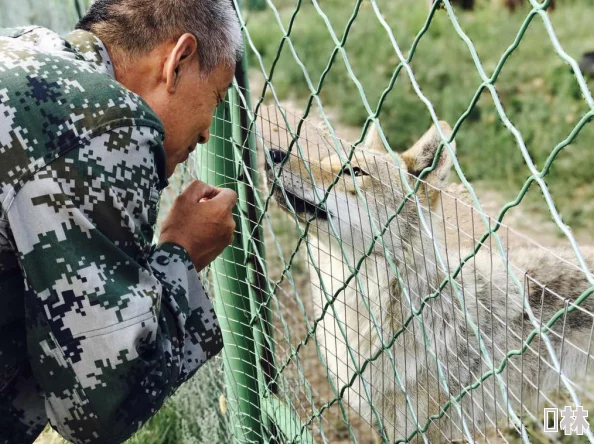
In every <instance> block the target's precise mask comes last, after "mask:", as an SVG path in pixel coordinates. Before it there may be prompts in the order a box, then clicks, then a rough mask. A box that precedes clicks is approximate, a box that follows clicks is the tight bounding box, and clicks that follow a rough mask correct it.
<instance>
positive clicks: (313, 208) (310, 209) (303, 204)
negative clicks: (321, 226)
mask: <svg viewBox="0 0 594 444" xmlns="http://www.w3.org/2000/svg"><path fill="white" fill-rule="evenodd" d="M285 193H286V196H287V197H286V199H285V196H284V194H283V193H282V191H280V190H277V194H276V200H277V201H278V202H279V203H280V204H281V205H282V204H283V203H284V202H283V201H288V202H289V203H290V204H291V206H292V207H293V209H294V210H295V212H296V213H307V214H313V215H314V216H315V217H316V219H322V220H328V217H329V216H332V213H329V212H328V211H326V210H324V209H322V208H320V207H319V206H317V205H314V204H312V203H310V202H308V201H306V200H303V199H301V198H300V197H297V196H296V195H295V194H293V193H291V192H290V191H287V190H285Z"/></svg>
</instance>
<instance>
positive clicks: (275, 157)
mask: <svg viewBox="0 0 594 444" xmlns="http://www.w3.org/2000/svg"><path fill="white" fill-rule="evenodd" d="M269 152H270V158H271V159H272V163H274V164H277V163H281V162H282V161H283V160H285V159H286V158H287V155H288V154H287V152H286V151H283V150H277V149H274V150H270V151H269Z"/></svg>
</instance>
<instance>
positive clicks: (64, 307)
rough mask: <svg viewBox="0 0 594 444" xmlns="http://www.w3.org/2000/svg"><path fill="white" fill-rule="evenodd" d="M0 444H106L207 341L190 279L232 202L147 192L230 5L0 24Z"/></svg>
mask: <svg viewBox="0 0 594 444" xmlns="http://www.w3.org/2000/svg"><path fill="white" fill-rule="evenodd" d="M0 36H1V37H0V298H1V301H2V310H0V442H6V443H26V442H32V441H34V440H35V438H36V437H37V435H38V434H39V433H40V432H41V431H42V429H43V428H44V426H45V425H46V423H47V421H48V419H49V421H50V422H51V424H52V426H53V427H54V428H56V429H57V430H58V431H59V432H60V433H61V434H62V436H64V437H65V438H67V439H69V440H71V441H74V442H85V443H86V442H109V443H116V442H122V441H124V440H125V439H126V438H128V437H130V436H131V435H132V434H133V433H134V432H135V431H136V430H138V428H139V427H140V426H141V425H142V424H143V423H144V422H145V421H147V420H148V419H149V418H150V417H151V416H152V415H153V414H154V413H155V412H157V410H158V409H159V408H160V407H161V406H162V405H163V403H164V402H165V400H167V398H168V397H169V396H170V395H171V394H172V393H173V392H175V390H176V389H177V388H178V387H179V386H180V384H182V383H183V382H184V381H186V380H187V379H188V378H190V377H191V376H192V375H193V374H194V372H195V371H196V370H197V369H198V367H200V366H201V365H202V364H203V363H204V362H205V361H206V360H208V359H209V358H211V357H212V356H214V355H215V354H216V353H218V352H219V351H220V349H221V347H222V339H221V334H220V330H219V327H218V324H217V321H216V318H215V315H214V312H213V307H212V304H211V302H210V301H209V299H208V297H207V295H206V294H205V291H204V288H203V287H202V284H201V283H200V281H199V279H198V274H197V273H198V271H200V270H201V269H203V268H204V267H206V266H207V265H208V264H209V263H210V262H211V261H212V260H213V259H214V258H215V257H216V256H217V255H219V254H220V253H221V252H222V250H223V249H224V248H225V246H226V245H228V244H229V243H230V242H231V240H232V238H233V230H234V228H235V225H234V222H233V217H232V208H233V207H234V205H235V204H236V200H237V196H236V195H235V194H234V193H233V192H231V191H229V190H223V189H217V188H213V187H211V186H208V185H206V184H204V183H202V182H198V181H196V182H194V183H192V184H191V185H190V186H189V187H188V188H187V189H186V190H185V191H184V192H183V193H182V194H181V195H180V196H179V197H178V198H177V199H176V201H175V203H174V205H173V208H172V209H171V212H170V214H169V215H168V218H167V219H166V221H165V222H164V224H163V226H162V230H161V237H160V239H159V243H158V244H157V245H156V246H153V245H152V240H153V230H154V225H155V221H156V217H157V212H158V202H159V197H160V193H161V190H162V189H163V188H164V187H165V186H166V185H167V181H168V178H169V177H170V176H171V175H172V174H173V172H174V171H175V168H176V166H177V165H178V164H179V163H181V162H184V161H185V160H186V159H187V158H188V156H189V155H190V153H191V152H192V150H193V149H194V147H195V146H196V144H198V143H205V142H206V141H207V140H208V138H209V132H208V129H209V126H210V124H211V120H212V115H213V111H214V109H215V107H216V106H217V105H218V104H219V103H220V102H221V101H222V100H223V98H224V97H225V94H226V91H227V89H228V88H229V86H230V84H231V81H232V79H233V73H234V67H235V64H236V61H237V60H238V58H240V56H241V53H242V44H241V33H240V28H239V24H238V21H237V19H236V16H235V12H234V11H233V8H232V6H231V2H230V1H228V0H97V1H96V2H95V3H94V4H93V6H92V7H91V9H90V10H89V12H88V14H87V15H86V17H84V18H83V19H82V20H81V22H80V23H79V24H78V26H77V30H76V31H75V32H73V33H72V34H70V35H69V36H68V37H66V38H64V39H62V38H60V37H59V36H58V35H56V34H55V33H53V32H52V31H50V30H48V29H44V28H40V27H29V28H20V29H3V30H0Z"/></svg>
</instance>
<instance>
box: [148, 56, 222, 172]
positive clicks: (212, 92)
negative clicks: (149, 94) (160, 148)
mask: <svg viewBox="0 0 594 444" xmlns="http://www.w3.org/2000/svg"><path fill="white" fill-rule="evenodd" d="M233 75H234V70H233V68H231V67H227V66H219V67H218V68H217V69H215V70H214V71H213V72H212V73H211V74H210V75H208V76H207V77H206V76H203V75H202V76H201V73H200V69H199V65H198V63H194V64H193V66H192V65H189V64H188V65H186V66H182V67H181V68H180V72H179V77H178V81H177V85H176V88H175V92H174V93H173V94H169V95H168V96H167V97H166V98H167V102H168V103H167V104H166V106H162V107H160V112H159V113H158V114H159V117H160V118H161V120H162V121H163V124H164V125H165V142H164V147H165V153H166V155H167V175H168V176H169V177H170V176H171V175H172V174H173V173H174V172H175V168H176V167H177V165H179V164H180V163H182V162H185V161H186V160H187V159H188V156H189V155H190V153H191V152H192V151H194V149H195V147H196V145H197V144H204V143H206V142H207V141H208V139H209V136H210V134H209V128H210V124H211V122H212V117H213V113H214V111H215V108H216V107H217V106H218V105H219V104H220V103H221V102H222V101H223V100H224V99H225V96H226V94H227V90H228V89H229V87H230V85H231V82H232V81H233Z"/></svg>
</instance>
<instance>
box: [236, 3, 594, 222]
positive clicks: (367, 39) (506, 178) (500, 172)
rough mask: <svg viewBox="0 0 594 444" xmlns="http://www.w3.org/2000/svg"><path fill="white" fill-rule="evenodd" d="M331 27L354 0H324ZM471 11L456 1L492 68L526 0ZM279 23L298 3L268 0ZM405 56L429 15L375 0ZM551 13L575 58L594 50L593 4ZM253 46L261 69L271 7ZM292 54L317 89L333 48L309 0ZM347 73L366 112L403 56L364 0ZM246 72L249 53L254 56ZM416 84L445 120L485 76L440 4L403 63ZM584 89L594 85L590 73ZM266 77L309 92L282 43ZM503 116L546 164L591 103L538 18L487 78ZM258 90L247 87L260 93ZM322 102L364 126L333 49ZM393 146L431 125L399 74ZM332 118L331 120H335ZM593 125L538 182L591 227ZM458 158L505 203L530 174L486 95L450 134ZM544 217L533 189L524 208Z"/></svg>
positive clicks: (267, 54)
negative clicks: (492, 83)
mask: <svg viewBox="0 0 594 444" xmlns="http://www.w3.org/2000/svg"><path fill="white" fill-rule="evenodd" d="M318 3H319V5H320V7H321V8H322V9H323V11H324V13H325V14H326V15H327V17H328V19H329V21H330V23H331V24H332V27H333V28H334V31H335V33H336V34H337V37H338V38H339V39H341V38H342V36H343V33H344V29H345V26H346V24H347V22H348V20H349V18H350V17H351V15H352V14H353V10H354V6H355V4H356V3H357V2H356V1H355V0H320V1H319V2H318ZM475 3H476V5H475V8H474V10H473V11H465V10H462V9H461V8H456V17H457V19H458V21H459V22H460V25H461V27H462V29H463V30H464V32H465V33H466V34H467V35H468V37H469V38H470V39H471V40H472V42H473V44H474V46H475V48H476V51H477V53H478V56H479V58H480V60H481V63H482V65H483V67H484V69H485V71H486V73H487V75H488V76H490V75H491V74H492V73H493V71H494V69H495V67H496V65H497V63H498V62H499V60H500V59H501V57H502V55H503V54H504V52H505V51H506V49H507V48H508V47H509V46H510V45H511V44H512V42H513V41H514V39H515V38H516V36H517V34H518V31H519V29H520V27H521V25H522V23H523V22H524V21H525V19H526V16H527V14H528V12H529V10H530V9H529V3H528V1H527V0H526V1H522V2H518V3H520V6H519V7H518V8H517V9H516V10H515V11H514V12H513V13H512V12H510V11H509V10H508V9H506V8H505V7H503V1H498V0H491V1H488V0H483V1H481V0H476V2H475ZM274 4H275V5H276V6H277V8H278V13H279V16H280V20H281V22H282V23H283V25H284V27H285V29H287V27H288V24H289V21H290V19H291V17H292V14H293V12H294V10H295V5H296V2H295V1H294V0H275V1H274ZM377 4H378V6H379V9H380V11H381V12H382V14H383V16H384V19H385V20H386V22H387V23H388V25H389V26H390V28H391V30H392V32H393V33H394V36H395V37H396V40H397V43H398V45H399V47H400V49H401V51H402V52H403V54H404V56H405V57H406V56H408V51H409V49H410V46H411V44H412V42H413V40H414V38H415V37H416V35H417V34H418V33H419V31H420V30H421V29H422V28H423V26H424V24H425V22H426V20H427V15H428V5H427V2H426V1H419V0H398V1H393V0H377ZM556 6H557V7H556V9H555V10H554V11H553V12H551V13H550V14H549V16H550V18H551V21H552V24H553V27H554V30H555V33H556V35H557V38H558V39H559V41H560V42H561V44H562V45H563V48H564V49H565V51H566V52H567V53H568V54H569V55H570V56H571V57H573V58H574V59H575V60H579V59H580V58H581V56H582V54H583V53H585V52H588V51H594V35H593V34H592V19H593V18H594V2H593V1H592V0H560V1H558V2H557V5H556ZM246 21H247V26H248V29H249V32H250V34H251V38H252V40H253V44H254V46H255V48H257V50H258V52H259V53H260V54H261V55H262V58H263V62H264V66H265V68H266V71H267V73H269V72H270V68H271V66H272V62H273V60H274V59H275V57H276V56H277V53H278V48H279V45H280V43H281V41H282V39H283V34H282V32H281V30H280V28H279V26H277V22H276V18H275V14H274V13H273V12H272V10H271V9H270V8H267V9H266V10H264V11H259V12H255V13H250V14H248V15H247V16H246ZM290 37H291V41H292V43H293V46H294V48H295V52H296V54H297V55H298V57H299V58H300V59H301V62H302V63H303V65H305V66H306V67H307V71H308V73H309V75H310V77H311V80H312V83H313V85H314V86H315V87H316V88H317V86H318V82H319V79H320V76H321V74H322V72H323V71H324V69H326V67H327V65H328V62H329V60H330V56H331V53H332V50H333V49H334V47H335V45H334V42H333V41H332V39H331V38H330V34H329V32H328V30H327V27H326V25H325V23H324V21H323V19H322V18H321V17H320V15H319V14H318V12H317V11H316V9H315V7H314V5H313V4H312V3H311V1H306V0H304V1H302V2H301V7H300V10H299V12H298V14H297V15H296V17H295V20H294V24H293V27H292V31H291V34H290ZM345 51H346V54H347V56H348V59H349V61H350V63H351V66H352V69H353V72H354V74H355V76H356V77H357V78H358V80H359V82H360V83H361V86H362V87H363V90H364V91H365V95H366V97H367V100H368V101H369V103H370V106H371V108H372V109H375V108H376V107H377V103H378V99H379V97H380V95H381V94H382V93H383V91H384V89H385V88H387V86H388V84H389V83H390V78H391V76H392V74H393V72H394V69H395V68H396V66H397V65H398V63H399V60H398V58H397V56H396V53H395V51H394V49H393V47H392V44H391V42H390V39H389V37H388V34H387V32H386V30H385V29H384V28H383V27H382V26H381V25H380V23H379V21H378V19H377V17H376V16H375V13H374V11H373V8H372V6H371V3H370V2H369V1H364V2H363V3H362V6H361V8H360V11H359V15H358V17H357V19H356V20H355V21H354V23H353V25H352V28H351V30H350V32H349V36H348V39H347V41H346V45H345ZM250 66H251V67H252V68H255V67H258V66H259V65H258V60H257V58H255V57H253V54H252V57H251V59H250ZM411 66H412V69H413V72H414V75H415V77H416V80H417V82H418V83H419V86H420V88H421V90H422V92H423V93H424V94H425V96H426V97H427V98H428V99H429V100H430V101H431V103H432V104H433V106H434V108H435V111H436V113H437V116H438V117H439V118H440V119H442V120H447V121H448V122H449V123H450V124H451V125H452V126H453V124H454V123H456V122H457V121H458V119H459V118H460V117H461V115H462V114H463V113H464V112H465V111H466V110H467V108H468V107H469V105H470V102H471V99H472V97H473V96H474V95H475V93H476V91H477V90H478V88H479V86H480V84H481V78H480V76H479V73H478V71H477V68H476V66H475V64H474V61H473V60H472V57H471V55H470V51H469V49H468V47H467V46H466V44H465V43H464V42H463V41H462V39H461V38H460V36H459V34H458V33H457V32H456V30H455V29H454V26H453V24H452V22H451V20H450V18H449V16H448V14H447V12H446V11H445V10H439V11H437V12H436V14H435V16H434V18H433V21H432V23H431V26H430V27H429V30H428V31H427V33H426V34H425V35H424V36H423V37H422V38H421V40H420V43H419V45H418V47H417V50H416V52H415V54H414V58H413V59H412V63H411ZM588 82H589V87H590V90H592V87H593V86H594V81H593V80H592V78H590V79H588ZM272 83H273V85H274V88H275V90H276V91H277V93H278V95H279V96H280V97H281V98H291V99H293V100H296V101H298V102H299V101H301V102H302V103H305V99H306V98H307V97H308V96H309V94H310V91H309V89H308V87H307V83H306V80H305V77H304V75H303V73H302V70H301V68H300V67H299V65H298V64H297V62H296V61H295V59H294V58H293V55H292V53H291V49H290V47H289V45H288V44H285V45H284V46H283V49H282V51H281V53H280V58H279V60H278V63H277V64H276V67H275V70H274V74H273V77H272ZM495 87H496V90H497V93H498V95H499V98H500V100H501V102H502V104H503V107H504V109H505V112H506V113H507V116H508V117H509V119H510V120H511V121H512V123H513V124H514V125H515V126H516V128H517V129H518V130H519V131H520V133H521V134H522V137H523V139H524V141H525V143H526V146H527V148H528V151H529V153H530V155H531V157H532V159H533V161H534V162H535V164H536V166H537V168H539V169H541V168H542V167H543V164H544V161H545V159H546V158H547V157H548V156H549V154H550V153H551V151H552V150H553V148H554V147H555V146H556V145H557V144H558V143H560V142H561V141H562V140H564V139H565V138H566V137H567V136H568V135H569V134H570V132H571V131H572V129H573V128H574V127H575V125H576V124H577V122H578V121H579V120H580V119H581V118H582V117H583V116H584V114H585V113H586V112H587V111H588V110H589V109H588V107H587V104H586V102H585V101H584V99H583V97H582V95H581V92H580V89H579V87H578V84H577V82H576V79H575V76H574V75H573V73H572V71H571V69H570V66H569V64H567V63H565V61H564V60H563V59H561V57H560V56H559V55H558V54H557V53H556V52H555V50H554V48H553V44H552V43H551V39H550V37H549V35H548V33H547V30H546V28H545V26H544V24H543V21H542V20H541V19H540V18H539V17H538V16H537V17H536V18H534V19H533V20H532V22H531V23H530V25H529V27H528V30H527V31H526V34H525V36H524V38H523V39H522V41H521V43H520V45H519V47H518V48H517V49H516V50H515V52H514V53H513V54H512V55H511V57H510V58H509V59H508V60H507V62H506V63H505V65H504V67H503V70H502V71H501V73H500V75H499V77H498V79H497V82H496V84H495ZM259 92H260V91H257V92H256V91H255V92H254V95H257V93H259ZM320 98H321V100H322V102H323V104H324V106H325V107H328V109H332V108H333V109H335V110H336V111H337V116H338V119H339V121H340V123H342V124H346V125H352V126H359V127H360V126H361V125H362V124H363V122H364V121H365V119H366V118H367V112H366V110H365V108H364V106H363V102H362V100H361V97H360V95H359V92H358V90H357V87H356V85H355V83H354V82H353V81H352V80H351V78H350V76H349V75H348V72H347V69H346V66H345V63H344V62H343V60H342V58H341V56H340V54H339V55H337V57H336V60H335V62H334V65H333V66H332V68H331V70H330V72H329V73H328V75H327V77H326V79H325V81H324V85H323V88H322V90H321V92H320ZM380 121H381V123H382V127H383V128H384V131H385V132H386V134H387V136H388V139H389V142H390V144H391V146H392V148H394V149H396V150H404V149H406V148H407V147H409V146H410V145H411V144H412V143H414V142H415V141H416V140H417V139H418V138H419V137H420V136H421V135H422V134H423V133H424V131H426V129H427V128H428V127H429V125H430V115H429V113H428V111H427V108H426V106H425V104H424V103H423V102H422V101H421V100H420V99H419V97H418V96H417V94H416V93H415V91H414V90H413V88H412V85H411V82H410V80H409V79H408V77H407V74H406V72H405V70H402V71H401V73H400V75H399V77H398V78H397V80H396V82H395V84H394V88H393V89H392V90H391V91H390V93H389V94H388V96H387V99H386V101H385V103H384V106H383V108H382V111H381V114H380ZM332 123H333V124H334V123H335V122H332ZM593 136H594V127H593V125H592V124H589V125H586V127H584V129H583V130H582V131H581V133H580V135H579V136H578V137H577V139H576V140H575V141H574V143H573V144H572V145H570V146H568V147H567V148H565V149H564V150H563V152H562V153H561V154H560V155H559V156H558V158H557V159H556V161H555V162H554V164H553V167H552V169H551V171H550V173H549V175H548V176H547V177H546V183H547V184H548V185H549V187H550V191H551V193H552V195H553V197H554V199H555V202H556V204H557V206H558V209H559V211H560V212H561V215H562V217H563V219H564V221H565V222H566V223H568V224H569V225H570V226H572V228H574V229H575V230H578V231H579V230H584V229H589V228H591V227H592V218H593V216H594V204H593V198H594V187H592V186H591V181H592V175H593V173H594V155H592V148H594V147H593V141H594V137H593ZM456 140H457V143H458V158H459V161H460V164H461V166H462V169H463V171H464V173H465V175H466V177H467V178H468V179H469V180H470V181H471V183H476V184H477V185H478V186H479V188H485V189H490V190H495V191H497V192H498V193H500V194H501V195H502V198H503V199H504V200H505V201H509V200H511V199H513V198H514V197H515V196H516V195H517V193H518V192H519V190H520V188H521V186H522V184H523V183H524V182H525V181H526V179H527V178H528V176H529V175H530V172H529V170H528V167H527V166H526V163H525V161H524V159H523V157H522V155H521V153H520V149H519V148H518V146H517V143H516V141H515V139H514V137H513V136H512V134H511V133H510V132H509V130H508V129H507V128H506V127H505V126H504V125H503V123H502V122H501V120H500V119H499V116H498V113H497V111H496V109H495V106H494V103H493V100H492V98H491V95H490V94H489V92H488V91H484V92H483V93H482V95H481V97H480V99H479V101H478V103H477V105H476V106H475V107H474V109H473V110H472V112H471V113H470V115H469V116H468V118H467V119H466V121H465V122H464V124H463V125H462V127H461V128H460V131H459V133H458V136H457V139H456ZM522 205H525V207H526V208H528V209H530V210H534V211H535V212H538V213H540V214H541V215H542V216H546V217H549V216H548V214H549V211H548V208H547V207H546V205H545V203H544V199H543V198H542V196H541V193H540V191H539V189H538V187H537V186H536V185H533V186H532V187H531V190H530V192H529V194H528V196H527V199H526V200H525V202H524V203H523V204H522Z"/></svg>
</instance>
